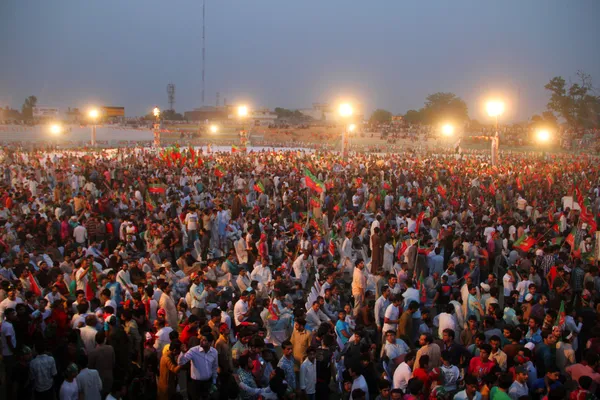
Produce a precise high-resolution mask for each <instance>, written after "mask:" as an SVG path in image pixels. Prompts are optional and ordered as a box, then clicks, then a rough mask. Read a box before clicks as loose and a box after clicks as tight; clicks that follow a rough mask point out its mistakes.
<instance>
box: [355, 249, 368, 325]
mask: <svg viewBox="0 0 600 400" xmlns="http://www.w3.org/2000/svg"><path fill="white" fill-rule="evenodd" d="M364 268H365V262H364V260H357V261H356V266H355V267H354V273H353V275H352V296H354V311H353V313H354V315H355V316H356V315H358V310H359V309H360V307H362V305H363V303H364V301H365V290H366V288H367V276H366V274H365V272H364Z"/></svg>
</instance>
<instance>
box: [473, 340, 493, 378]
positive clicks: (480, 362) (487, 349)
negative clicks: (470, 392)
mask: <svg viewBox="0 0 600 400" xmlns="http://www.w3.org/2000/svg"><path fill="white" fill-rule="evenodd" d="M491 352H492V346H490V345H489V344H487V343H484V344H482V345H481V346H480V347H479V357H473V358H472V359H471V362H470V363H469V374H470V375H473V376H475V377H476V378H477V380H478V381H479V383H481V380H482V378H483V377H484V376H485V375H487V374H489V373H490V371H491V370H492V368H493V367H494V365H496V363H495V362H493V361H492V360H490V353H491Z"/></svg>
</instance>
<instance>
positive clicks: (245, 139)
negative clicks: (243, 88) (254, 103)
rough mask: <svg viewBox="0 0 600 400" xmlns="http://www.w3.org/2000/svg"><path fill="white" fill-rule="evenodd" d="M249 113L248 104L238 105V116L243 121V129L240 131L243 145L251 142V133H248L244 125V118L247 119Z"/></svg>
mask: <svg viewBox="0 0 600 400" xmlns="http://www.w3.org/2000/svg"><path fill="white" fill-rule="evenodd" d="M249 114H250V111H249V110H248V106H246V105H240V106H238V108H237V116H238V118H239V119H240V120H241V123H242V130H241V131H240V144H241V145H242V146H243V147H246V146H247V145H248V144H249V143H250V135H249V134H248V132H246V127H245V126H244V120H245V119H246V117H248V115H249Z"/></svg>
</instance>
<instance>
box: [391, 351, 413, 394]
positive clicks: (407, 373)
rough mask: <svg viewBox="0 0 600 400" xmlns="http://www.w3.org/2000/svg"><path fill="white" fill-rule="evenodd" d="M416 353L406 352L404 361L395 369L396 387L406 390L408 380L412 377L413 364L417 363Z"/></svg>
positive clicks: (394, 381) (394, 385)
mask: <svg viewBox="0 0 600 400" xmlns="http://www.w3.org/2000/svg"><path fill="white" fill-rule="evenodd" d="M415 357H416V353H415V352H414V351H411V352H409V353H407V354H406V356H405V357H404V361H403V362H402V363H401V364H400V365H398V368H396V371H394V378H393V380H392V381H393V385H392V387H393V388H394V389H401V390H406V386H408V381H409V380H410V379H411V378H412V371H413V366H414V365H415Z"/></svg>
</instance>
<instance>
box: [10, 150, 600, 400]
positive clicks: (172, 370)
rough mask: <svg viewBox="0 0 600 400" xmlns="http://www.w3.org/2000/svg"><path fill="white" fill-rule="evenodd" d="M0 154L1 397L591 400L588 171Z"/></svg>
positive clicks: (431, 159) (545, 163)
mask: <svg viewBox="0 0 600 400" xmlns="http://www.w3.org/2000/svg"><path fill="white" fill-rule="evenodd" d="M249 150H250V151H249V152H247V153H246V152H236V153H229V152H227V153H224V152H223V153H213V152H210V153H208V152H204V153H203V152H202V151H199V150H196V149H193V148H189V149H187V148H176V147H175V148H170V149H167V150H162V151H156V150H151V149H141V148H135V149H112V150H104V151H32V152H25V151H21V150H18V149H10V148H5V149H3V151H2V154H0V163H1V166H2V176H1V179H0V180H1V183H0V261H1V267H0V321H1V325H0V345H1V348H2V372H3V374H2V376H3V379H2V381H1V385H0V390H1V391H2V392H3V393H4V396H5V397H6V398H7V399H19V400H30V399H36V400H37V399H60V400H75V399H92V400H93V399H108V400H113V399H142V398H143V399H188V398H189V399H244V400H250V399H292V398H293V399H311V400H312V399H319V400H320V399H330V398H336V399H340V398H341V399H352V400H361V399H367V400H369V399H371V400H372V399H378V400H388V399H393V400H400V399H402V400H413V399H421V400H422V399H457V400H462V399H475V400H479V399H486V400H487V399H491V400H503V399H513V400H517V399H549V400H554V399H567V398H569V399H574V400H580V399H594V398H596V397H595V395H596V392H597V390H598V384H600V373H599V371H600V369H599V367H600V366H599V362H600V358H599V355H598V354H599V351H600V324H599V319H598V315H599V310H600V308H598V303H599V300H600V276H599V274H598V265H597V262H596V259H595V255H596V254H597V250H596V247H595V246H596V235H595V233H596V232H595V231H596V226H597V225H596V220H597V216H598V213H599V212H600V169H599V168H598V160H597V159H596V158H593V157H588V156H581V157H579V158H573V157H567V156H534V155H531V154H527V155H526V154H517V153H511V154H501V162H500V164H499V165H497V166H492V165H490V164H489V161H488V156H487V155H486V154H485V153H477V152H470V153H468V154H462V155H458V154H453V152H451V151H448V152H447V153H445V152H443V151H441V150H438V151H436V152H416V151H408V150H407V151H404V152H402V153H394V154H390V153H388V154H374V153H371V154H352V155H351V156H350V157H349V158H341V157H340V156H339V154H338V153H334V152H329V151H321V150H305V151H297V150H290V151H278V152H276V151H258V152H253V151H251V150H252V149H251V148H249Z"/></svg>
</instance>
